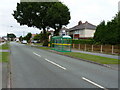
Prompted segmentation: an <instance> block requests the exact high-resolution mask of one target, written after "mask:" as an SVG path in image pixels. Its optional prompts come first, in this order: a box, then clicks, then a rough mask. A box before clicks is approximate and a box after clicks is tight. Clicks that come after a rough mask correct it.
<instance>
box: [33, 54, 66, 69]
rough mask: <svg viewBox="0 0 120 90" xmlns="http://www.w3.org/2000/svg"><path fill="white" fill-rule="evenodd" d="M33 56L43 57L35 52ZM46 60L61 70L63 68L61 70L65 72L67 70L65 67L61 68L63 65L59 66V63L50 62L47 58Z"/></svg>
mask: <svg viewBox="0 0 120 90" xmlns="http://www.w3.org/2000/svg"><path fill="white" fill-rule="evenodd" d="M33 54H35V55H36V56H39V57H41V55H39V54H37V53H35V52H33ZM45 60H46V61H48V62H49V63H52V64H53V65H56V66H58V67H59V68H61V69H63V70H66V68H65V67H63V66H61V65H59V64H57V63H55V62H53V61H50V60H48V59H46V58H45Z"/></svg>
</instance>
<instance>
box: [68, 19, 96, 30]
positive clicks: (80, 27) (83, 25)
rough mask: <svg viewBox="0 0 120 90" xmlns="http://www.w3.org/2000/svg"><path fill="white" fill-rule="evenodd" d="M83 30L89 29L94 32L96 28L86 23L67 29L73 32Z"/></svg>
mask: <svg viewBox="0 0 120 90" xmlns="http://www.w3.org/2000/svg"><path fill="white" fill-rule="evenodd" d="M83 29H91V30H95V29H96V26H95V25H93V24H91V23H88V22H87V21H86V22H85V23H82V24H79V25H76V26H74V27H72V28H70V29H69V31H74V30H83Z"/></svg>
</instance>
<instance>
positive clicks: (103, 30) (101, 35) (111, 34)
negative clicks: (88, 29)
mask: <svg viewBox="0 0 120 90" xmlns="http://www.w3.org/2000/svg"><path fill="white" fill-rule="evenodd" d="M94 40H95V41H96V42H99V43H101V44H113V45H114V44H120V12H119V13H118V14H117V15H116V16H115V17H114V18H113V19H112V20H111V21H108V22H107V24H105V21H103V22H101V23H100V24H99V25H98V26H97V29H96V32H95V34H94Z"/></svg>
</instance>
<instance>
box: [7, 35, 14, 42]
mask: <svg viewBox="0 0 120 90" xmlns="http://www.w3.org/2000/svg"><path fill="white" fill-rule="evenodd" d="M7 38H8V40H11V41H13V40H14V38H16V35H15V34H13V33H10V34H7Z"/></svg>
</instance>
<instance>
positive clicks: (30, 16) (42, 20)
mask: <svg viewBox="0 0 120 90" xmlns="http://www.w3.org/2000/svg"><path fill="white" fill-rule="evenodd" d="M13 16H14V18H15V19H16V20H17V22H18V23H20V25H27V26H28V27H36V28H39V29H40V30H43V34H45V35H46V28H47V27H51V28H54V29H55V34H56V35H58V32H59V29H61V28H62V26H63V25H67V24H68V23H69V20H70V12H69V9H68V8H67V6H66V5H64V4H62V3H61V2H49V3H48V2H20V3H17V8H16V10H15V11H14V13H13ZM46 39H47V37H45V38H44V40H46Z"/></svg>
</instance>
